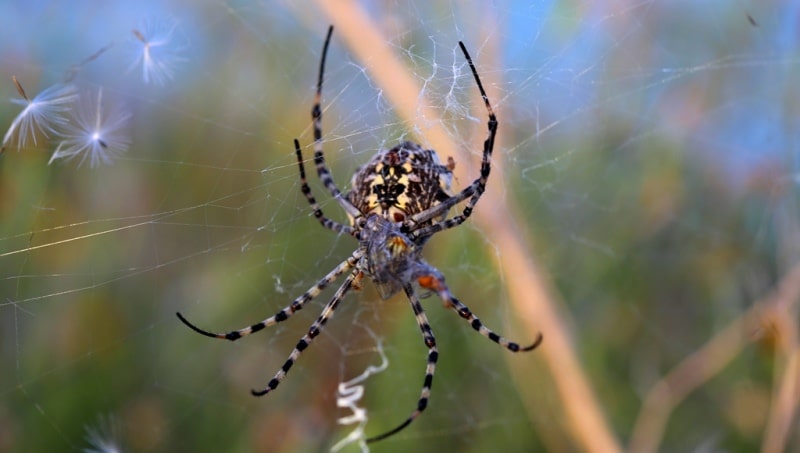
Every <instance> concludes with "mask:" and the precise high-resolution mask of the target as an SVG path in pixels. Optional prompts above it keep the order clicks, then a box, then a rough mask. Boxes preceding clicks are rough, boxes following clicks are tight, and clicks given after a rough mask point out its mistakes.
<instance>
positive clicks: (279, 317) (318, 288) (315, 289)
mask: <svg viewBox="0 0 800 453" xmlns="http://www.w3.org/2000/svg"><path fill="white" fill-rule="evenodd" d="M363 254H364V253H363V252H362V251H361V250H356V251H355V252H354V253H353V254H352V255H351V256H350V258H347V259H346V260H344V261H342V262H341V263H340V264H339V265H338V266H336V267H335V268H334V269H333V270H332V271H330V272H329V273H328V275H326V276H324V277H322V279H321V280H319V281H318V282H317V283H316V284H315V285H314V286H312V287H311V288H309V289H308V291H306V292H305V293H303V294H302V295H300V297H298V298H297V299H295V300H294V301H292V303H291V304H289V305H288V306H286V307H284V308H283V309H281V311H279V312H278V313H276V314H275V315H273V316H271V317H269V318H267V319H265V320H263V321H261V322H257V323H255V324H253V325H252V326H250V327H245V328H243V329H239V330H234V331H231V332H228V333H213V332H209V331H207V330H203V329H201V328H199V327H197V326H195V325H194V324H192V323H190V322H189V321H188V320H187V319H186V318H184V317H183V315H181V314H180V313H175V314H176V315H178V318H179V319H180V320H181V321H183V323H184V324H186V325H187V326H189V328H190V329H192V330H194V331H195V332H197V333H199V334H201V335H205V336H207V337H211V338H219V339H222V340H230V341H236V340H238V339H239V338H242V337H245V336H247V335H250V334H251V333H256V332H258V331H259V330H262V329H264V328H265V327H269V326H273V325H275V324H277V323H279V322H283V321H286V320H287V319H289V317H290V316H292V315H293V314H295V313H296V312H297V311H299V310H301V309H302V308H303V306H304V305H305V304H306V303H307V302H308V301H310V300H312V299H314V298H315V297H317V296H318V295H319V293H321V292H322V290H323V289H325V288H326V287H327V286H328V285H330V284H331V283H333V282H334V281H336V279H337V278H339V276H340V275H342V274H344V273H345V272H347V271H349V270H350V269H352V268H353V267H355V265H356V263H357V262H358V260H359V259H361V256H362V255H363Z"/></svg>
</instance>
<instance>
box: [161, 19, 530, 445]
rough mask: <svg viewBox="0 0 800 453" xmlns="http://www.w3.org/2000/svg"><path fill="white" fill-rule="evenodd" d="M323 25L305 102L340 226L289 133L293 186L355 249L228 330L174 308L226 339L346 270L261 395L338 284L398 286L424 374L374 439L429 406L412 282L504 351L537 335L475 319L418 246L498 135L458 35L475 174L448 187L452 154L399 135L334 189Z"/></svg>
mask: <svg viewBox="0 0 800 453" xmlns="http://www.w3.org/2000/svg"><path fill="white" fill-rule="evenodd" d="M332 33H333V26H331V27H330V28H329V29H328V34H327V37H326V38H325V44H324V45H323V48H322V57H321V60H320V64H319V78H318V79H317V91H316V95H315V97H314V105H313V107H312V109H311V117H312V121H313V129H314V164H315V165H316V168H317V174H318V175H319V178H320V180H321V181H322V184H323V185H324V186H325V188H326V189H327V190H328V192H330V194H331V195H332V196H333V198H334V199H335V200H336V201H337V202H338V204H339V206H341V207H342V209H344V211H345V213H346V214H347V216H348V217H349V219H350V224H349V225H346V224H343V223H339V222H336V221H334V220H331V219H329V218H328V217H326V216H325V214H323V212H322V209H321V208H320V207H319V205H318V204H317V201H316V199H315V198H314V195H313V194H312V193H311V188H310V187H309V186H308V180H307V179H306V171H305V166H304V164H303V154H302V152H301V150H300V142H299V141H298V140H297V139H295V140H294V148H295V154H296V156H297V164H298V167H299V170H300V182H301V185H300V189H301V191H302V192H303V195H305V197H306V199H307V200H308V203H309V204H310V205H311V209H312V210H313V212H314V216H315V217H316V218H317V220H318V221H319V222H320V223H321V224H322V226H323V227H325V228H327V229H330V230H333V231H335V232H337V233H341V234H348V235H350V236H353V237H354V238H355V239H357V240H358V248H357V249H356V250H355V252H353V254H352V255H350V257H349V258H347V259H346V260H344V261H342V262H341V263H340V264H339V265H338V266H336V267H335V268H334V269H333V270H332V271H330V272H329V273H328V275H326V276H324V277H322V279H321V280H319V281H318V282H317V283H316V284H315V285H314V286H312V287H311V288H310V289H309V290H307V291H306V292H305V293H303V294H302V295H300V297H298V298H297V299H295V300H294V301H292V303H291V304H290V305H288V306H287V307H285V308H283V309H282V310H280V311H279V312H277V313H276V314H275V315H273V316H271V317H269V318H267V319H264V320H263V321H260V322H258V323H256V324H253V325H251V326H249V327H245V328H242V329H239V330H234V331H231V332H228V333H212V332H208V331H206V330H203V329H201V328H199V327H197V326H195V325H194V324H192V323H190V322H189V321H188V320H187V319H186V318H184V317H183V315H181V314H180V313H177V315H178V318H180V320H181V321H182V322H183V323H184V324H186V325H187V326H189V327H190V328H191V329H192V330H194V331H195V332H197V333H200V334H202V335H205V336H207V337H212V338H219V339H225V340H230V341H235V340H238V339H239V338H242V337H244V336H247V335H250V334H252V333H255V332H258V331H260V330H262V329H264V328H266V327H269V326H272V325H275V324H277V323H279V322H283V321H286V320H287V319H289V317H290V316H292V315H293V314H294V313H296V312H297V311H298V310H301V309H302V308H303V307H304V306H305V305H306V304H307V303H308V302H309V301H310V300H312V299H314V298H315V297H317V296H318V295H319V294H320V293H321V292H322V290H323V289H325V288H326V287H327V286H328V285H330V284H331V283H333V282H334V281H335V280H336V279H338V278H339V277H341V276H342V275H344V274H345V273H347V277H345V279H344V283H342V285H341V286H339V289H337V290H336V292H335V293H334V295H333V297H332V298H331V300H330V301H329V302H328V303H327V304H326V305H325V308H324V309H323V310H322V314H320V315H319V317H318V318H317V319H316V321H314V323H313V324H311V327H310V328H309V329H308V333H307V334H305V335H304V336H303V337H302V338H301V339H300V341H298V342H297V345H296V346H295V347H294V349H293V350H292V352H291V353H290V354H289V358H288V359H287V360H286V362H285V363H284V364H283V366H282V367H281V369H280V370H278V372H277V373H276V374H275V376H274V377H273V378H272V380H270V381H269V382H268V383H267V385H266V387H264V388H263V389H261V390H252V394H253V395H255V396H263V395H266V394H267V393H269V392H271V391H273V390H275V389H276V388H277V387H278V385H279V384H280V383H281V381H283V379H284V378H285V377H286V373H288V372H289V370H290V369H291V368H292V366H293V365H294V363H295V362H296V361H297V359H298V358H299V357H300V354H301V353H302V352H303V351H304V350H305V349H306V348H308V346H309V345H310V344H311V342H312V341H314V338H316V337H317V336H318V335H319V333H320V330H321V329H322V328H323V326H325V324H326V323H327V322H328V320H330V319H331V317H332V316H333V313H334V311H335V310H336V307H337V306H338V305H339V303H340V302H341V301H342V299H343V298H344V296H345V295H346V294H347V292H348V291H349V290H351V289H359V288H360V286H361V280H362V279H363V278H364V277H365V276H366V277H368V278H369V279H370V280H372V281H373V282H374V283H375V285H376V287H377V289H378V293H379V294H380V296H381V297H382V298H383V299H388V298H389V297H391V296H392V295H394V294H396V293H398V292H400V291H401V290H402V291H403V292H405V294H406V296H407V297H408V300H409V302H410V303H411V309H412V310H413V311H414V315H415V317H416V320H417V325H418V326H419V329H420V331H421V332H422V338H423V340H424V342H425V346H427V348H428V361H427V365H426V367H425V379H424V381H423V383H422V392H421V394H420V397H419V399H418V400H417V407H416V409H415V410H414V411H413V412H412V413H411V415H410V416H409V417H408V418H407V419H406V420H405V421H404V422H403V423H401V424H399V425H398V426H397V427H395V428H394V429H392V430H390V431H387V432H385V433H383V434H380V435H377V436H374V437H371V438H368V439H367V440H366V441H367V442H375V441H378V440H381V439H385V438H387V437H389V436H391V435H393V434H396V433H397V432H399V431H401V430H402V429H403V428H405V427H406V426H408V425H409V424H410V423H411V422H412V421H414V419H416V418H417V417H418V416H419V415H420V414H421V413H422V411H424V410H425V408H426V407H427V406H428V399H429V398H430V394H431V385H432V384H433V375H434V371H435V370H436V362H437V360H438V358H439V351H438V350H437V348H436V340H435V338H434V335H433V330H432V329H431V326H430V324H429V323H428V319H427V317H426V316H425V311H424V310H423V309H422V304H421V303H420V298H419V296H418V295H417V290H416V288H417V287H420V288H423V289H425V290H427V291H430V292H432V293H436V294H437V295H438V296H439V297H440V298H441V299H442V301H443V302H444V305H445V306H446V307H448V308H452V309H453V310H455V311H456V313H458V315H459V316H461V317H462V318H464V319H465V320H466V321H467V322H468V323H469V324H470V326H472V328H473V329H475V330H476V331H477V332H478V333H480V334H481V335H483V336H485V337H487V338H489V339H490V340H492V341H494V342H495V343H497V344H499V345H500V346H503V347H504V348H506V349H508V350H509V351H511V352H520V351H530V350H532V349H534V348H536V347H537V346H539V344H540V343H541V342H542V334H541V333H539V334H538V335H537V338H536V340H535V341H534V342H533V343H532V344H530V345H529V346H524V347H523V346H520V345H519V344H518V343H514V342H512V341H509V340H507V339H505V338H503V337H502V336H500V335H498V334H496V333H495V332H493V331H492V330H491V329H489V328H488V327H486V326H484V325H483V323H481V321H480V320H479V319H478V317H477V316H475V315H474V314H473V313H472V312H471V311H470V309H469V308H467V306H466V305H464V304H463V303H461V301H459V300H458V299H457V298H456V297H455V296H454V295H453V293H452V292H450V288H448V287H447V285H446V284H445V279H444V276H443V275H442V273H441V272H439V270H437V269H436V268H435V267H433V266H431V265H430V264H428V263H427V262H426V261H425V260H424V259H423V258H422V248H423V246H424V244H425V243H426V242H427V241H428V239H430V237H431V236H433V235H434V234H436V233H438V232H440V231H444V230H447V229H450V228H453V227H456V226H458V225H461V224H462V223H463V222H464V221H465V220H467V219H468V218H469V216H470V215H471V214H472V209H473V208H474V207H475V205H476V204H477V203H478V200H480V198H481V195H482V194H483V192H484V190H485V189H486V182H487V180H488V179H489V172H490V170H491V164H490V161H491V157H492V148H493V147H494V139H495V135H496V134H497V124H498V123H497V118H496V117H495V114H494V111H493V110H492V107H491V104H490V103H489V98H488V97H487V96H486V92H485V91H484V89H483V85H482V84H481V80H480V77H479V76H478V71H477V70H476V69H475V65H474V64H473V62H472V58H471V57H470V56H469V53H468V52H467V48H466V47H465V46H464V43H463V42H460V41H459V43H458V44H459V46H460V47H461V51H462V52H463V53H464V57H465V58H466V60H467V63H468V64H469V67H470V70H471V71H472V75H473V77H474V78H475V82H476V84H477V85H478V90H479V91H480V94H481V98H482V99H483V103H484V104H485V106H486V110H487V112H488V115H489V121H488V127H489V134H488V136H487V138H486V140H485V141H484V142H483V160H482V161H481V169H480V176H479V177H478V178H477V179H475V181H473V182H472V184H470V185H469V186H467V187H466V188H464V189H463V190H462V191H461V192H459V193H457V194H455V195H451V194H450V181H451V179H452V172H451V170H452V168H453V164H452V162H450V163H449V164H448V165H443V164H442V163H441V162H440V160H439V157H438V156H437V154H436V152H435V151H433V150H429V149H424V148H422V147H421V146H420V145H417V144H415V143H412V142H409V141H405V142H403V143H400V144H398V145H397V146H395V147H394V148H392V149H389V150H382V151H379V152H378V153H377V154H376V155H375V156H374V157H373V158H372V159H371V160H370V161H369V162H367V163H366V164H365V165H363V166H361V167H359V168H358V169H357V170H356V172H355V174H354V175H353V179H352V190H351V191H350V192H348V193H346V194H344V195H343V194H342V192H341V191H340V190H339V188H338V187H337V185H336V183H335V182H334V180H333V177H332V176H331V173H330V171H329V170H328V167H327V166H326V165H325V156H324V154H323V150H322V109H321V107H320V102H321V98H322V78H323V73H324V69H325V57H326V55H327V53H328V46H329V44H330V41H331V35H332ZM465 200H468V201H467V204H466V206H465V207H464V209H463V211H461V214H460V215H456V216H453V217H451V218H447V213H448V211H449V210H450V208H452V207H453V206H455V205H457V204H458V203H460V202H462V201H465Z"/></svg>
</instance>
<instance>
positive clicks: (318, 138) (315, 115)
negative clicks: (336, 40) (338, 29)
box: [311, 25, 361, 218]
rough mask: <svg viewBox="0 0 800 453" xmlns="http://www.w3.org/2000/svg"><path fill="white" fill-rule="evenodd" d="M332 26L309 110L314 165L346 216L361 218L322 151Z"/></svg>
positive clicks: (324, 46) (326, 39)
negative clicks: (324, 89) (325, 77)
mask: <svg viewBox="0 0 800 453" xmlns="http://www.w3.org/2000/svg"><path fill="white" fill-rule="evenodd" d="M332 34H333V25H331V26H330V27H329V28H328V35H327V36H326V37H325V44H324V45H323V47H322V58H320V61H319V78H318V79H317V93H316V94H315V95H314V106H313V107H312V108H311V119H312V121H313V123H314V163H315V164H316V166H317V175H319V179H320V181H322V184H323V185H324V186H325V188H326V189H328V192H330V193H331V195H332V196H333V198H335V199H336V201H337V202H338V203H339V205H340V206H341V207H342V209H344V210H345V211H346V212H347V214H349V215H350V216H351V217H353V218H357V217H360V216H361V212H360V211H359V210H358V208H356V207H355V206H353V204H352V203H350V202H349V201H348V200H347V199H346V198H345V197H344V196H343V195H342V192H341V191H340V190H339V187H338V186H337V185H336V182H334V180H333V176H332V175H331V172H330V170H328V167H327V166H326V165H325V154H324V153H323V151H322V107H321V104H322V78H323V74H324V73H325V58H326V57H327V56H328V45H329V44H330V42H331V35H332Z"/></svg>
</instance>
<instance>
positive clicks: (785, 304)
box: [761, 273, 800, 453]
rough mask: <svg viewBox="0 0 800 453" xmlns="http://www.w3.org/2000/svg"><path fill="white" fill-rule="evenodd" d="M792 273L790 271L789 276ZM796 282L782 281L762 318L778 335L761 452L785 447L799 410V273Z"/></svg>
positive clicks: (778, 450)
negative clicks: (769, 402)
mask: <svg viewBox="0 0 800 453" xmlns="http://www.w3.org/2000/svg"><path fill="white" fill-rule="evenodd" d="M790 276H792V274H791V273H790V274H788V275H787V278H785V280H787V279H788V277H790ZM794 279H795V280H794V281H791V280H789V281H787V282H786V283H784V284H782V285H781V287H780V288H779V291H778V293H777V297H776V299H775V300H774V301H773V304H772V306H771V307H770V308H772V310H769V311H767V313H765V316H763V317H762V325H768V326H770V327H772V328H773V329H774V330H773V334H774V335H775V340H776V342H775V349H776V355H777V356H778V357H776V360H775V390H774V391H773V392H772V402H771V404H770V413H769V417H768V418H767V426H766V432H765V433H764V441H763V443H762V445H761V451H763V452H766V453H772V452H776V453H777V452H781V451H784V450H785V447H786V441H787V439H788V436H789V430H790V428H791V424H792V420H793V419H794V416H795V412H796V411H797V404H798V401H797V397H798V393H797V379H798V376H799V375H800V373H799V372H800V370H798V367H799V366H800V362H799V360H800V348H798V344H797V335H798V333H797V324H796V321H795V320H796V319H797V306H796V304H797V302H798V300H797V299H798V297H800V273H798V274H797V275H794Z"/></svg>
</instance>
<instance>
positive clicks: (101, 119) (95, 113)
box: [48, 88, 131, 168]
mask: <svg viewBox="0 0 800 453" xmlns="http://www.w3.org/2000/svg"><path fill="white" fill-rule="evenodd" d="M78 104H79V105H78V108H77V109H76V110H75V113H74V117H73V118H72V121H71V122H70V123H68V124H66V126H65V127H64V130H63V131H62V133H61V136H62V137H63V138H62V140H61V142H60V143H59V144H58V147H57V148H56V150H55V152H53V156H52V157H51V158H50V162H48V164H50V163H53V161H55V160H57V159H65V160H72V159H74V158H75V157H77V156H79V155H80V156H81V159H80V163H79V164H78V165H79V166H80V165H83V163H84V162H86V161H87V160H88V161H89V165H90V166H91V167H92V168H94V167H96V166H98V165H100V164H106V165H110V164H111V163H112V161H113V159H114V158H116V157H118V156H119V155H120V154H122V153H124V152H125V151H127V150H128V147H129V146H130V143H131V141H130V137H129V136H128V135H127V133H126V129H127V125H128V121H129V120H130V118H131V114H130V112H128V111H127V110H124V109H122V108H120V107H119V106H112V107H108V106H106V105H105V104H104V103H103V89H102V88H100V89H98V90H97V93H96V95H92V94H91V93H89V94H86V95H81V96H80V100H79V102H78Z"/></svg>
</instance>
